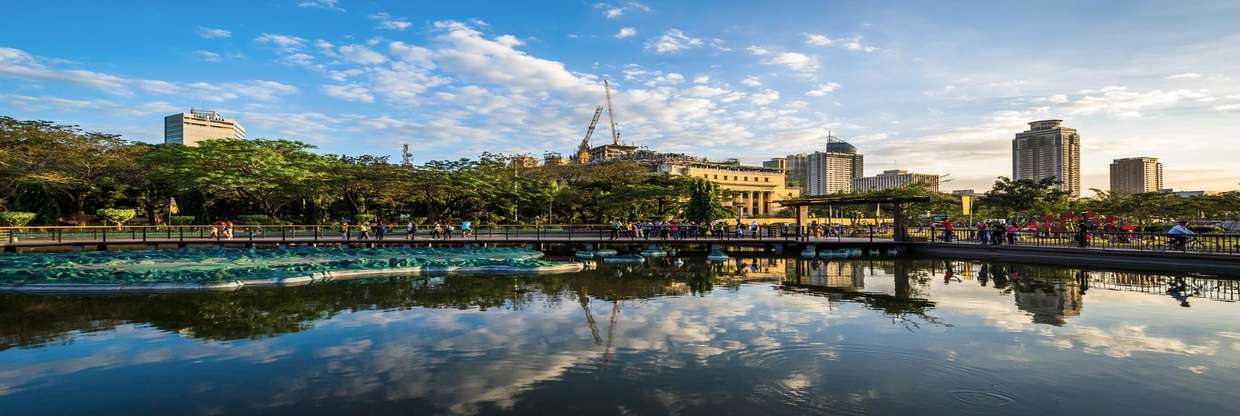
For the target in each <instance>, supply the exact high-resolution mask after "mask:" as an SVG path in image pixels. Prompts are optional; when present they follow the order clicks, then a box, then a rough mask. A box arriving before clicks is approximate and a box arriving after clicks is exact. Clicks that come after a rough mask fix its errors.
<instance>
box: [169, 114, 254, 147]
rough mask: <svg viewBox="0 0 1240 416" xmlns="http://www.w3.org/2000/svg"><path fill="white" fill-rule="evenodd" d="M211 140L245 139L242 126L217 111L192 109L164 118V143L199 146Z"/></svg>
mask: <svg viewBox="0 0 1240 416" xmlns="http://www.w3.org/2000/svg"><path fill="white" fill-rule="evenodd" d="M210 139H242V140H244V139H245V128H244V127H241V124H240V123H238V122H236V121H234V120H229V119H226V118H224V116H222V115H220V113H217V112H215V111H210V110H197V109H190V110H189V112H188V113H177V114H172V115H169V116H167V117H164V143H167V144H180V145H185V146H197V145H198V142H201V141H203V140H210Z"/></svg>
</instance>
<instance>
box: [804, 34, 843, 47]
mask: <svg viewBox="0 0 1240 416" xmlns="http://www.w3.org/2000/svg"><path fill="white" fill-rule="evenodd" d="M839 41H840V40H839V39H831V38H829V37H827V36H826V35H819V34H814V33H806V34H805V43H807V44H810V45H814V46H835V44H836V42H839Z"/></svg>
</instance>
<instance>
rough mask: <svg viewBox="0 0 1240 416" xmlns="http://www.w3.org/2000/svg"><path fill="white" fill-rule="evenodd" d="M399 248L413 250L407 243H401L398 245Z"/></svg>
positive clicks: (411, 245)
mask: <svg viewBox="0 0 1240 416" xmlns="http://www.w3.org/2000/svg"><path fill="white" fill-rule="evenodd" d="M400 248H403V249H406V250H408V249H411V248H413V244H409V243H401V244H400Z"/></svg>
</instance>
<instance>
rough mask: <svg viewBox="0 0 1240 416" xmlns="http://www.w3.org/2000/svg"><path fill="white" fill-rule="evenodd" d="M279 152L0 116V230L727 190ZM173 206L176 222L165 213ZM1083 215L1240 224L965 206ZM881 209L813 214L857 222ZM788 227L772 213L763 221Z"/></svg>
mask: <svg viewBox="0 0 1240 416" xmlns="http://www.w3.org/2000/svg"><path fill="white" fill-rule="evenodd" d="M313 150H314V148H313V147H312V146H309V145H306V144H303V143H299V142H295V141H287V140H209V141H206V142H203V143H201V144H200V145H199V146H197V147H184V146H177V145H152V144H147V143H140V142H130V141H126V140H123V139H121V138H120V137H119V136H117V135H112V134H104V133H96V132H87V131H82V130H81V129H79V128H78V127H76V126H70V125H61V124H55V123H52V122H47V121H22V120H16V119H13V118H10V117H3V116H0V225H5V224H19V223H20V224H26V223H29V224H35V225H73V224H98V223H102V222H108V223H113V224H121V223H125V222H140V223H146V224H163V223H165V222H168V221H169V219H171V221H172V222H173V223H185V224H189V223H197V224H204V223H207V222H210V221H214V220H217V219H231V220H240V221H241V222H245V223H301V224H328V223H335V222H338V221H341V220H349V221H366V220H370V219H374V218H380V219H384V220H388V221H398V220H405V219H412V220H415V221H421V222H426V221H456V220H463V219H469V220H473V221H476V222H479V223H547V222H554V223H607V222H611V221H635V220H648V219H675V220H688V221H693V222H698V223H705V222H710V221H712V220H715V219H723V218H729V217H731V216H732V215H733V214H731V211H730V210H729V209H726V208H725V205H726V204H725V201H727V200H729V199H730V197H731V196H730V195H729V194H728V193H727V192H724V191H721V190H720V189H719V187H718V186H716V185H715V184H712V183H709V182H706V181H705V180H702V179H700V178H687V177H684V176H675V175H662V174H652V173H651V172H650V169H648V168H647V167H645V166H642V165H640V164H637V163H634V162H628V161H616V162H607V163H598V164H593V165H589V166H580V165H563V166H539V167H533V168H523V167H517V166H514V164H513V163H511V162H512V158H511V157H508V156H505V155H501V154H490V153H487V154H483V155H482V156H481V157H479V158H478V159H460V160H444V161H432V162H428V163H426V164H423V165H419V166H401V165H399V164H394V163H391V162H389V161H388V160H387V158H386V157H377V156H342V155H330V154H318V153H315V152H314V151H313ZM871 194H872V195H873V196H884V195H886V196H890V195H924V196H930V197H931V202H929V203H919V204H914V205H913V206H910V207H909V209H908V212H909V214H910V216H911V220H913V221H918V220H921V221H925V220H926V218H927V216H930V217H952V218H959V217H962V215H961V200H960V197H959V196H956V195H948V194H940V193H935V192H929V191H927V190H925V189H919V188H915V187H914V188H906V189H897V190H887V191H879V192H874V193H871ZM173 199H175V201H176V207H177V208H178V213H177V214H175V215H169V208H170V207H171V206H172V204H171V202H172V200H173ZM1086 211H1089V212H1096V213H1100V214H1103V215H1107V216H1118V217H1122V219H1123V221H1126V222H1131V223H1134V224H1139V225H1142V226H1145V225H1156V224H1160V223H1166V222H1170V221H1172V220H1175V219H1189V220H1220V221H1221V220H1232V221H1235V220H1240V192H1236V191H1232V192H1225V193H1220V194H1216V195H1207V196H1197V197H1189V198H1183V197H1177V196H1174V195H1170V194H1165V193H1147V194H1137V195H1119V194H1113V193H1108V192H1102V191H1098V190H1095V194H1094V195H1093V196H1091V197H1085V198H1072V197H1070V196H1069V195H1068V194H1067V193H1066V192H1063V191H1060V190H1058V189H1057V187H1056V183H1055V181H1053V180H1043V181H1040V182H1035V181H1028V180H1025V181H1014V180H1010V179H1007V178H1000V179H999V180H998V181H997V182H996V183H995V184H994V187H993V188H992V189H990V190H989V191H988V192H986V193H985V194H982V195H979V196H978V198H977V200H976V201H975V203H974V216H975V218H989V219H1008V220H1013V221H1017V222H1024V221H1038V220H1039V219H1042V218H1045V217H1046V216H1048V215H1060V214H1062V213H1064V212H1076V213H1080V212H1086ZM883 212H884V210H883V207H881V206H875V205H852V206H840V207H832V208H831V209H815V214H816V215H818V216H820V217H822V216H826V215H829V214H833V215H834V216H835V217H837V218H838V217H844V218H849V217H851V218H858V219H859V218H864V217H874V216H876V215H882V213H883ZM781 214H782V215H789V214H790V212H788V211H784V212H782V213H781V212H777V213H775V215H781Z"/></svg>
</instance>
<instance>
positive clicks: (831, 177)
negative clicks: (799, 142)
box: [801, 137, 865, 196]
mask: <svg viewBox="0 0 1240 416" xmlns="http://www.w3.org/2000/svg"><path fill="white" fill-rule="evenodd" d="M832 139H834V137H828V139H827V140H828V141H827V151H826V152H814V153H811V154H809V155H807V156H806V157H805V182H804V184H803V185H802V186H801V190H802V191H803V193H804V194H805V195H807V196H815V195H830V194H834V193H840V192H851V191H852V183H853V179H856V178H860V177H862V176H864V168H865V161H864V156H863V155H861V154H860V153H857V148H856V147H853V145H851V144H848V143H846V142H842V141H832Z"/></svg>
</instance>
